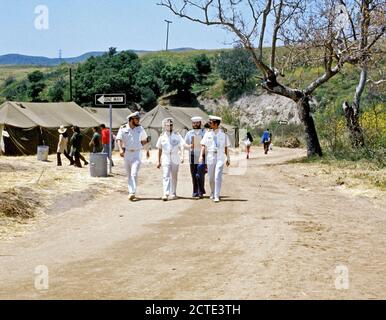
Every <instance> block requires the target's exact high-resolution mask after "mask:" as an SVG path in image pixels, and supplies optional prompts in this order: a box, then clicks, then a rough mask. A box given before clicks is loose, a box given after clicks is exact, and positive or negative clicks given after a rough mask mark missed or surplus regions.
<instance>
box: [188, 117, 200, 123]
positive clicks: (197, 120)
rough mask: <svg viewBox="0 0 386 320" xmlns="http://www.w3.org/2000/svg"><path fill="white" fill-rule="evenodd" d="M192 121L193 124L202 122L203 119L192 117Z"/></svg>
mask: <svg viewBox="0 0 386 320" xmlns="http://www.w3.org/2000/svg"><path fill="white" fill-rule="evenodd" d="M190 120H192V122H202V118H201V117H192V118H190Z"/></svg>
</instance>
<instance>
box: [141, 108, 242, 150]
mask: <svg viewBox="0 0 386 320" xmlns="http://www.w3.org/2000/svg"><path fill="white" fill-rule="evenodd" d="M193 116H201V117H202V118H203V119H204V121H207V120H208V119H209V115H208V114H206V113H205V112H204V111H203V110H201V109H199V108H190V107H172V106H161V105H158V106H157V107H155V108H154V109H152V110H151V111H149V112H148V113H146V114H145V115H144V116H143V117H142V118H141V125H142V126H143V127H144V128H145V129H146V131H147V133H148V135H149V136H151V145H152V146H153V147H154V146H155V144H156V142H157V139H158V137H159V135H160V133H161V132H162V130H163V128H162V120H163V119H165V118H173V119H174V128H175V130H176V131H178V132H179V133H180V134H181V135H182V136H185V134H186V132H187V131H189V130H190V129H191V127H192V121H191V118H192V117H193ZM222 127H223V128H225V129H226V131H227V134H228V135H229V137H230V140H231V144H232V146H236V147H237V146H238V129H237V128H235V127H233V126H229V125H227V124H222Z"/></svg>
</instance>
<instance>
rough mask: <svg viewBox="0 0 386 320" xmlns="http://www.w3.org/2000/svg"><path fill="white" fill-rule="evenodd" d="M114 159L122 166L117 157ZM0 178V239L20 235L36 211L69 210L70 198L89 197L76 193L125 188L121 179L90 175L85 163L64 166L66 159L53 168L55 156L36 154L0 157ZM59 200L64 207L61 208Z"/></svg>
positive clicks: (30, 225)
mask: <svg viewBox="0 0 386 320" xmlns="http://www.w3.org/2000/svg"><path fill="white" fill-rule="evenodd" d="M84 156H85V157H86V158H88V155H87V154H85V155H84ZM62 160H63V159H62ZM114 161H115V162H116V163H117V164H118V165H117V167H122V166H121V165H120V159H116V160H115V159H114ZM114 172H115V173H116V172H117V170H115V171H114ZM0 177H1V178H0V239H5V238H7V239H9V238H10V237H11V236H15V235H21V234H23V233H24V232H25V231H26V229H28V228H30V227H33V225H34V223H35V222H36V221H37V220H36V217H37V216H39V214H42V213H45V212H47V211H49V210H53V211H54V210H55V209H56V208H58V209H57V212H62V209H63V210H69V209H71V202H73V201H74V202H76V201H78V202H79V201H82V202H83V201H87V200H88V199H92V198H91V197H89V198H88V197H86V200H84V198H82V197H80V195H85V194H92V195H93V197H95V196H98V195H102V194H107V193H110V192H113V191H115V190H125V188H126V186H125V179H117V178H116V177H115V178H114V177H107V178H92V177H90V173H89V167H88V166H86V167H83V168H75V167H73V166H68V163H67V160H66V159H64V160H63V166H62V167H57V166H56V155H50V156H49V161H48V162H41V161H37V160H36V156H27V157H26V156H24V157H0ZM63 199H65V202H66V203H65V206H64V207H65V208H61V206H63ZM79 199H80V200H79ZM58 204H59V205H58Z"/></svg>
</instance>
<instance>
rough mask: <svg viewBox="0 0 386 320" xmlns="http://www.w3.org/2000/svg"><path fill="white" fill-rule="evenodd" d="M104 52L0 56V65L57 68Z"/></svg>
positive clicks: (186, 49) (139, 52) (138, 52)
mask: <svg viewBox="0 0 386 320" xmlns="http://www.w3.org/2000/svg"><path fill="white" fill-rule="evenodd" d="M193 50H195V49H193V48H176V49H171V50H170V51H172V52H185V51H193ZM133 51H134V52H135V53H136V54H138V55H143V54H147V53H152V52H154V51H148V50H133ZM104 53H105V52H104V51H92V52H87V53H84V54H82V55H80V56H78V57H72V58H61V59H59V58H47V57H39V56H28V55H22V54H5V55H0V65H25V66H28V65H33V66H35V65H36V66H57V65H60V64H62V63H69V64H73V63H80V62H84V61H86V60H87V59H88V58H89V57H91V56H94V57H98V56H101V55H103V54H104Z"/></svg>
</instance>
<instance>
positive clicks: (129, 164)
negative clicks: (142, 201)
mask: <svg viewBox="0 0 386 320" xmlns="http://www.w3.org/2000/svg"><path fill="white" fill-rule="evenodd" d="M140 167H141V151H133V152H130V151H126V152H125V170H126V174H127V180H128V189H129V193H133V194H135V193H136V191H137V181H138V171H139V168H140Z"/></svg>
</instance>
